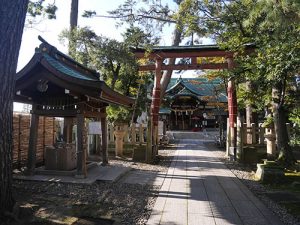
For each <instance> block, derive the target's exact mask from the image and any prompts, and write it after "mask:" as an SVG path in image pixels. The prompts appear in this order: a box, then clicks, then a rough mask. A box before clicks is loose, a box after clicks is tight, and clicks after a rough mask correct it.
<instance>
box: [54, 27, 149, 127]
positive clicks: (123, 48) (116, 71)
mask: <svg viewBox="0 0 300 225" xmlns="http://www.w3.org/2000/svg"><path fill="white" fill-rule="evenodd" d="M71 32H72V33H71ZM71 32H70V31H69V30H65V31H63V33H62V34H61V35H60V40H61V41H62V42H67V41H68V40H70V38H72V40H73V41H74V43H75V44H74V46H75V49H72V50H73V51H72V52H71V56H72V57H73V58H74V59H75V60H77V61H79V62H81V63H83V64H84V65H85V66H87V67H90V68H93V69H95V70H97V71H99V72H100V74H101V77H100V79H102V80H104V81H105V82H106V83H107V84H108V85H109V86H110V87H111V88H112V89H114V90H116V91H118V92H120V93H121V94H124V95H126V96H130V97H135V98H137V99H138V101H137V102H136V104H135V107H134V109H125V108H123V107H116V106H110V107H108V117H109V119H110V120H111V121H114V120H119V121H120V122H126V121H127V122H128V120H129V119H131V115H132V113H133V111H135V112H136V113H137V114H139V112H140V111H144V110H145V108H146V105H145V104H144V103H145V98H146V91H145V90H146V86H147V85H148V81H149V79H150V77H151V74H145V73H143V74H139V73H138V68H137V66H138V65H137V62H136V60H135V58H134V55H133V54H132V52H131V51H130V47H131V46H133V45H136V46H138V45H145V46H147V45H151V40H150V39H149V38H148V35H147V34H145V33H143V31H142V30H141V29H139V28H136V27H130V28H129V29H127V30H126V32H125V33H124V34H123V37H124V42H119V41H117V40H113V39H109V38H106V37H104V36H98V35H97V34H96V33H95V32H94V31H92V30H91V29H90V28H88V27H84V28H77V29H74V30H72V31H71ZM140 81H142V82H140Z"/></svg>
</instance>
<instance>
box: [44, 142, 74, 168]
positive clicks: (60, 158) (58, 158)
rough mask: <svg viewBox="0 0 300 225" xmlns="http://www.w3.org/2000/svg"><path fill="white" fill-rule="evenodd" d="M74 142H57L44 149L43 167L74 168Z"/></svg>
mask: <svg viewBox="0 0 300 225" xmlns="http://www.w3.org/2000/svg"><path fill="white" fill-rule="evenodd" d="M76 165H77V163H76V148H75V144H71V143H68V144H58V145H57V146H55V147H46V149H45V169H46V170H62V171H70V170H73V169H75V168H76Z"/></svg>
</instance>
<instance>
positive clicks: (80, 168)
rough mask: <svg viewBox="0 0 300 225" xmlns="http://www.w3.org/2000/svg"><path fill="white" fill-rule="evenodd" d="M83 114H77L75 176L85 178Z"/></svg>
mask: <svg viewBox="0 0 300 225" xmlns="http://www.w3.org/2000/svg"><path fill="white" fill-rule="evenodd" d="M83 129H84V116H83V114H82V113H80V114H77V174H76V178H86V176H87V170H86V152H85V148H84V147H83Z"/></svg>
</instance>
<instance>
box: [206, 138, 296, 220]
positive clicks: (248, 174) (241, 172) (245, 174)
mask: <svg viewBox="0 0 300 225" xmlns="http://www.w3.org/2000/svg"><path fill="white" fill-rule="evenodd" d="M207 146H208V147H209V148H213V149H214V152H215V153H216V154H217V155H218V156H219V158H220V159H221V160H222V161H223V162H224V163H225V165H226V166H227V167H228V168H229V169H230V170H231V172H232V173H233V174H234V175H235V176H236V177H237V178H239V179H240V180H241V181H242V182H243V183H244V184H245V185H246V186H247V187H248V188H249V189H250V190H251V191H252V193H253V194H255V195H256V197H258V198H259V199H260V200H261V201H262V202H263V203H264V204H265V205H266V206H267V207H268V208H269V209H270V210H271V211H273V212H274V213H275V214H276V215H277V216H278V217H279V218H280V220H281V221H282V222H283V223H284V224H286V225H300V219H299V218H295V217H294V216H293V215H291V214H289V213H288V211H287V210H286V209H285V208H283V207H281V206H280V205H279V204H277V203H276V202H274V201H272V200H271V199H270V198H269V197H267V196H266V192H268V189H267V187H266V186H264V185H262V184H261V183H259V182H257V181H254V179H253V178H254V174H255V172H254V170H256V168H253V167H251V166H243V165H241V164H238V163H234V162H231V161H229V160H228V159H227V158H226V157H225V155H224V153H225V152H224V151H222V150H217V151H216V147H215V146H214V145H213V144H212V143H210V144H207Z"/></svg>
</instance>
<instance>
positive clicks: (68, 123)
mask: <svg viewBox="0 0 300 225" xmlns="http://www.w3.org/2000/svg"><path fill="white" fill-rule="evenodd" d="M72 133H73V118H71V117H65V118H64V129H63V138H64V141H65V142H66V143H72Z"/></svg>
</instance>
